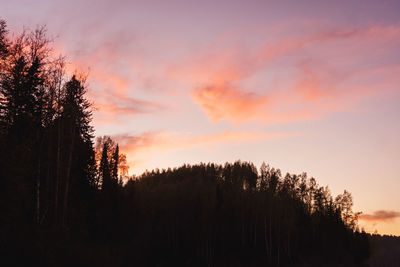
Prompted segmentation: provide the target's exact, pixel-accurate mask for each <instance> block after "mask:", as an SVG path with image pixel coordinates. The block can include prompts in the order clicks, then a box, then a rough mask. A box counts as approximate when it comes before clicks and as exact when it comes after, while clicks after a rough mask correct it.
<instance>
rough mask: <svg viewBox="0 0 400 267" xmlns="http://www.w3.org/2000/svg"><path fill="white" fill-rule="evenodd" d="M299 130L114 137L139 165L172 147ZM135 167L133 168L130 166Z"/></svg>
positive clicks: (250, 139) (254, 138)
mask: <svg viewBox="0 0 400 267" xmlns="http://www.w3.org/2000/svg"><path fill="white" fill-rule="evenodd" d="M296 135H297V134H286V133H255V132H232V131H224V132H219V133H212V134H202V135H198V134H197V135H196V134H192V133H181V132H164V131H159V132H145V133H142V134H140V135H136V136H135V135H126V134H125V135H115V136H113V137H112V138H113V139H114V140H115V141H116V142H117V143H118V144H119V146H120V148H121V151H122V152H123V153H125V154H126V155H127V158H128V161H129V164H130V165H131V166H134V169H135V168H137V167H138V166H137V163H138V162H140V161H142V160H143V159H146V158H154V157H160V156H163V155H165V154H168V153H170V152H172V151H176V150H182V149H190V148H196V147H204V146H220V145H224V144H229V143H242V142H253V141H262V140H265V141H267V140H271V139H274V138H285V137H292V136H296ZM131 169H132V168H131Z"/></svg>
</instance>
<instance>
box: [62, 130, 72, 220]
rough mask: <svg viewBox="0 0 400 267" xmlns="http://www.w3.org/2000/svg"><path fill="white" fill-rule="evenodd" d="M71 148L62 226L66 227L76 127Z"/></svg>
mask: <svg viewBox="0 0 400 267" xmlns="http://www.w3.org/2000/svg"><path fill="white" fill-rule="evenodd" d="M71 138H72V140H71V146H70V148H69V153H68V165H67V172H66V176H65V190H64V201H63V202H64V203H63V204H64V205H63V213H62V225H63V226H65V225H66V223H65V220H66V217H67V209H68V193H69V184H70V180H71V167H72V152H73V150H74V143H75V127H74V126H72V133H71Z"/></svg>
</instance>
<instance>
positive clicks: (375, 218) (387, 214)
mask: <svg viewBox="0 0 400 267" xmlns="http://www.w3.org/2000/svg"><path fill="white" fill-rule="evenodd" d="M397 218H400V212H398V211H391V210H378V211H375V212H374V213H372V214H361V215H360V217H359V219H360V220H363V221H370V222H392V221H394V220H395V219H397Z"/></svg>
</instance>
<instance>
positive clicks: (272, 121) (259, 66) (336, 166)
mask: <svg viewBox="0 0 400 267" xmlns="http://www.w3.org/2000/svg"><path fill="white" fill-rule="evenodd" d="M0 3H1V5H2V6H5V7H6V8H5V10H4V11H3V14H2V15H1V16H2V18H4V19H5V20H6V21H7V23H8V27H9V29H10V31H11V32H15V33H18V32H21V30H22V28H23V26H27V25H29V26H30V25H42V24H46V25H47V29H48V34H49V35H50V36H55V37H56V38H55V41H54V47H55V52H56V53H62V54H65V55H66V56H67V61H68V62H70V64H69V65H68V71H71V72H72V71H74V70H75V69H78V70H81V71H83V72H88V73H89V80H88V85H89V97H90V99H91V101H93V104H94V105H93V106H94V108H95V112H94V120H93V125H94V127H95V130H96V135H97V136H102V135H109V136H112V137H113V138H114V139H115V140H116V141H117V142H119V144H120V147H121V150H122V152H124V153H125V154H127V160H128V162H129V163H130V166H131V167H130V174H136V175H139V174H140V173H142V172H143V171H144V170H146V169H149V170H151V169H155V168H159V169H162V168H168V167H177V166H180V165H182V164H184V163H190V164H195V163H199V162H215V163H220V164H223V163H225V162H227V161H228V162H232V161H235V160H239V159H240V160H243V161H251V162H253V163H255V165H256V166H257V167H259V166H260V164H261V162H263V161H265V162H266V163H269V164H270V165H271V166H273V167H276V168H280V169H281V170H282V171H283V172H289V173H295V174H299V173H301V172H304V171H306V172H307V173H308V174H309V176H310V177H311V176H313V177H316V179H317V181H318V183H319V184H320V185H328V186H329V187H330V189H331V191H332V194H333V195H337V194H340V193H342V192H343V190H344V189H347V190H349V191H350V192H351V193H352V195H353V197H354V202H355V205H354V210H355V211H358V210H360V211H363V213H364V215H362V216H361V217H360V225H361V226H364V227H365V230H366V231H368V232H374V231H375V230H377V231H378V232H379V233H382V234H395V235H400V213H399V212H400V210H399V207H400V194H398V192H397V190H396V189H397V188H398V187H399V179H400V177H399V173H400V156H399V153H398V151H400V140H399V138H398V133H399V131H400V121H399V117H398V114H400V106H399V105H398V103H399V100H400V56H399V55H400V18H399V17H398V11H400V5H399V4H398V3H397V2H396V1H387V2H385V3H382V4H381V3H377V1H336V2H335V3H324V4H322V3H320V2H319V1H308V2H307V3H308V4H304V3H303V4H301V3H299V2H296V1H287V2H285V3H283V2H282V3H273V2H272V1H271V2H268V1H219V2H218V3H215V2H214V1H202V2H201V3H200V2H198V1H194V2H192V3H191V2H190V1H168V3H167V1H165V2H158V3H157V2H156V1H133V2H132V1H117V2H115V1H114V2H113V1H106V0H102V1H94V0H86V1H70V2H68V3H67V2H63V1H48V0H42V1H35V3H31V2H30V1H18V3H17V2H16V1H8V0H0ZM78 7H79V8H78Z"/></svg>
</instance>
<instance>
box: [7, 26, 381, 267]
mask: <svg viewBox="0 0 400 267" xmlns="http://www.w3.org/2000/svg"><path fill="white" fill-rule="evenodd" d="M7 36H8V34H7V29H6V24H5V22H4V21H2V20H1V21H0V70H1V75H0V100H1V102H0V126H1V127H0V151H1V154H0V195H1V198H0V208H1V215H0V251H1V252H0V256H1V260H2V266H13V265H14V266H19V265H28V266H76V265H79V266H80V265H83V266H89V265H93V266H94V265H96V266H135V265H137V266H171V265H173V266H179V265H186V266H285V265H296V264H299V265H301V264H302V265H303V266H320V265H321V264H328V263H329V264H333V265H340V264H342V265H349V266H352V265H359V264H362V263H363V262H365V260H366V259H367V257H368V255H369V239H371V237H369V236H368V235H367V234H365V233H361V232H359V231H358V230H357V216H358V214H357V213H356V214H354V213H353V212H352V210H351V207H352V204H353V202H352V198H351V195H350V193H348V192H347V191H344V193H343V194H342V195H339V196H337V197H336V198H335V199H333V197H332V196H331V194H330V193H329V189H328V188H327V187H320V186H318V184H317V183H316V181H315V179H313V178H311V179H308V178H307V175H306V174H305V173H303V174H301V175H290V174H286V175H285V176H282V174H281V172H280V170H279V169H274V168H271V167H269V166H268V165H266V164H263V165H262V166H261V168H260V170H259V171H258V170H257V169H256V168H255V166H254V165H253V164H251V163H248V162H240V161H237V162H235V163H233V164H230V163H227V164H225V165H223V166H221V165H216V164H199V165H194V166H190V165H184V166H182V167H180V168H177V169H173V170H171V169H168V170H162V171H159V170H155V171H152V172H146V173H144V174H143V175H142V176H140V177H137V178H135V179H133V178H132V179H130V180H129V181H128V182H127V183H126V184H125V185H124V186H123V183H122V177H121V174H123V175H124V174H126V170H127V167H126V157H125V155H123V154H120V152H119V148H118V145H117V144H115V143H114V142H113V141H112V140H111V139H110V138H109V137H103V138H99V139H98V140H97V144H96V145H95V144H94V143H93V129H92V127H91V125H90V121H91V110H90V103H89V102H88V101H87V100H86V99H85V93H86V86H85V79H84V78H83V77H81V76H79V75H73V76H72V77H67V76H66V75H65V74H64V61H63V58H62V57H60V58H52V57H51V56H50V54H51V53H50V51H51V49H50V47H49V40H48V39H47V38H46V35H45V29H44V28H39V29H37V30H35V31H33V32H25V33H23V34H21V35H20V36H18V37H17V38H14V39H12V40H11V39H9V38H8V37H7ZM95 147H96V148H95ZM372 240H375V237H373V239H372ZM374 242H375V241H374ZM375 243H376V242H375ZM375 243H374V244H375Z"/></svg>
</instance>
